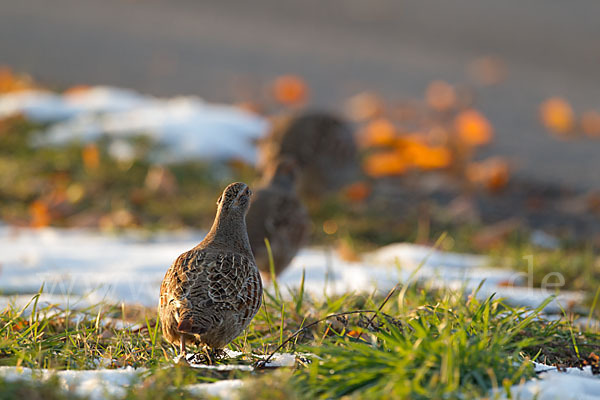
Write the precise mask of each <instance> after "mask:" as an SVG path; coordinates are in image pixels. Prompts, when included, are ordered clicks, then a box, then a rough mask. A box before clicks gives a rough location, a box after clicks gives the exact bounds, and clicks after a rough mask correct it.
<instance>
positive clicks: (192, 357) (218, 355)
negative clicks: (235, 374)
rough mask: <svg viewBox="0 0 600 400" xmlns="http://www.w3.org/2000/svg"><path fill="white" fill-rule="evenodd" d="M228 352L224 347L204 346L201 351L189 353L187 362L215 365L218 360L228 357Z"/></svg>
mask: <svg viewBox="0 0 600 400" xmlns="http://www.w3.org/2000/svg"><path fill="white" fill-rule="evenodd" d="M227 357H228V356H227V353H226V352H225V351H223V350H222V349H209V348H204V349H203V350H202V351H201V352H199V353H194V354H188V355H187V357H186V358H187V362H188V363H190V364H206V365H213V364H214V363H215V362H217V361H221V360H223V359H225V358H227Z"/></svg>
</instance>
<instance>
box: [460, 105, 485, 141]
mask: <svg viewBox="0 0 600 400" xmlns="http://www.w3.org/2000/svg"><path fill="white" fill-rule="evenodd" d="M454 128H455V129H456V132H457V133H458V137H459V139H460V141H461V142H462V143H464V144H466V145H467V146H482V145H484V144H488V143H489V142H491V140H492V137H493V129H492V125H491V124H490V122H489V121H488V119H487V118H486V117H484V116H483V114H481V113H480V112H479V111H477V110H473V109H470V110H465V111H462V112H461V113H460V114H458V115H457V116H456V118H455V119H454Z"/></svg>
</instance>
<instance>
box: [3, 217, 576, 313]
mask: <svg viewBox="0 0 600 400" xmlns="http://www.w3.org/2000/svg"><path fill="white" fill-rule="evenodd" d="M202 237H203V235H202V234H200V233H198V232H180V233H174V234H168V235H167V234H164V235H162V236H156V237H152V238H147V237H144V236H143V235H142V234H129V235H126V236H118V237H117V236H107V235H102V234H100V233H98V232H94V231H86V230H82V229H54V228H44V229H39V230H34V229H21V228H14V227H9V226H0V265H1V267H0V290H3V291H5V292H9V293H16V294H20V295H18V296H14V297H12V299H11V301H13V302H15V303H16V304H18V305H25V304H26V303H27V302H28V301H29V300H30V298H31V295H30V294H31V293H36V292H37V291H38V290H39V288H40V287H41V285H42V283H43V284H44V285H45V286H44V294H43V295H42V297H41V298H40V301H41V302H42V303H50V304H57V305H59V306H61V307H62V308H66V307H70V308H74V307H86V306H89V305H92V304H96V303H98V302H101V301H104V300H105V301H108V302H112V303H120V302H125V303H137V304H143V305H146V306H154V305H155V304H156V301H157V299H158V292H159V287H160V283H161V281H162V278H163V276H164V274H165V272H166V270H167V268H168V266H169V265H170V264H171V263H172V262H173V260H175V258H177V256H178V255H179V254H180V253H182V252H183V251H186V250H188V249H190V248H192V247H194V246H195V245H196V244H197V243H198V242H199V241H200V240H201V239H202ZM489 263H490V260H488V259H487V258H485V257H481V256H473V255H465V254H455V253H448V252H442V251H436V250H432V249H431V248H428V247H424V246H417V245H412V244H395V245H391V246H386V247H383V248H381V249H380V250H378V251H376V252H374V253H371V254H367V255H365V257H364V258H363V260H362V261H360V262H348V261H344V260H342V259H340V258H339V257H338V256H337V255H336V254H335V253H334V252H333V251H330V250H327V249H316V248H309V249H304V250H302V251H301V252H300V253H299V254H298V256H297V257H296V258H295V259H294V260H293V262H292V264H291V265H290V267H289V268H288V269H287V270H286V271H285V272H284V274H283V275H282V276H281V278H280V279H279V283H280V284H281V285H282V286H283V287H286V286H287V287H297V286H298V285H299V283H300V281H301V276H302V273H303V271H304V273H305V290H306V292H307V293H310V294H312V295H313V296H322V295H323V293H324V291H326V292H327V293H328V294H334V293H345V292H348V291H366V292H372V291H374V290H379V291H382V292H384V293H385V292H387V291H389V290H390V289H391V288H393V287H394V285H395V284H396V283H397V282H408V281H409V280H411V279H412V280H415V279H419V280H421V281H425V282H429V283H430V284H431V285H433V286H436V287H439V286H446V287H452V288H458V289H460V288H464V289H465V290H467V291H471V290H473V289H474V288H476V287H477V286H478V285H480V283H481V281H482V280H484V279H485V282H484V283H483V285H482V286H481V289H480V292H479V296H481V297H487V296H489V295H491V294H492V293H497V296H499V297H506V298H507V300H508V301H510V302H511V303H513V304H515V305H524V306H531V307H535V306H537V305H539V304H540V303H541V302H542V301H543V300H544V299H545V298H547V297H548V296H550V295H551V294H552V292H550V291H545V290H542V289H535V288H529V287H518V286H517V287H507V286H506V283H507V282H514V283H522V280H523V279H522V278H523V276H522V274H519V273H515V272H514V271H510V270H504V269H498V268H490V267H488V266H486V265H487V264H489ZM582 300H583V294H581V293H577V292H567V291H563V292H561V293H560V295H559V296H558V298H557V300H556V301H554V302H552V303H551V304H550V305H549V306H548V308H547V309H546V311H548V312H557V311H560V307H559V304H560V305H562V306H563V307H569V306H571V305H573V304H580V303H581V301H582ZM8 301H9V300H8V299H7V298H6V297H5V298H2V297H0V306H2V302H4V303H7V302H8Z"/></svg>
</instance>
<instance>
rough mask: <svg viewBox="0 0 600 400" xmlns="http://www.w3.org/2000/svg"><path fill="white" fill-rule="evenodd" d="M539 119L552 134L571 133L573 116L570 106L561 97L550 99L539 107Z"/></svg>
mask: <svg viewBox="0 0 600 400" xmlns="http://www.w3.org/2000/svg"><path fill="white" fill-rule="evenodd" d="M540 119H541V120H542V123H543V124H544V126H546V128H547V129H549V130H551V131H552V132H556V133H560V134H565V133H569V132H570V131H572V129H573V126H574V119H575V118H574V115H573V109H572V108H571V105H570V104H569V103H568V102H567V101H566V100H565V99H563V98H561V97H551V98H549V99H548V100H546V101H544V102H543V103H542V105H541V106H540Z"/></svg>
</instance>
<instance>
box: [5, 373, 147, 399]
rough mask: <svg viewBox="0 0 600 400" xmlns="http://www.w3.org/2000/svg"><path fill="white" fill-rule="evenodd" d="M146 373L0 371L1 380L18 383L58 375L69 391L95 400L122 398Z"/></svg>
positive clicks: (61, 383)
mask: <svg viewBox="0 0 600 400" xmlns="http://www.w3.org/2000/svg"><path fill="white" fill-rule="evenodd" d="M143 371H144V370H143V369H134V368H132V367H127V368H120V369H97V370H90V371H73V370H69V371H53V370H47V369H35V370H32V369H30V368H22V367H0V377H2V378H4V379H6V380H8V381H15V380H19V379H28V380H39V379H41V380H47V379H49V378H50V377H51V376H52V375H56V376H57V377H58V380H59V382H60V385H61V387H62V388H63V389H65V390H74V391H75V393H76V394H78V395H80V396H89V397H90V399H92V400H96V399H98V400H100V399H105V398H109V397H122V396H123V395H125V393H126V388H127V387H128V386H129V385H130V384H131V383H132V382H133V381H135V379H136V378H137V377H138V375H139V373H140V372H143Z"/></svg>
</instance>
